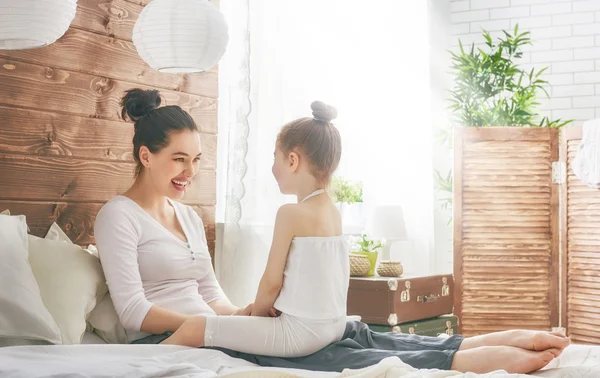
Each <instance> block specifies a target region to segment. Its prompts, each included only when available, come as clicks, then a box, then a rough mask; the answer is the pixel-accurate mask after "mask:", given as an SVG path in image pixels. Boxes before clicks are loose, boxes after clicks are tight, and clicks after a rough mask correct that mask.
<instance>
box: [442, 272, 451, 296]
mask: <svg viewBox="0 0 600 378" xmlns="http://www.w3.org/2000/svg"><path fill="white" fill-rule="evenodd" d="M449 295H450V285H448V277H444V278H442V297H447V296H449Z"/></svg>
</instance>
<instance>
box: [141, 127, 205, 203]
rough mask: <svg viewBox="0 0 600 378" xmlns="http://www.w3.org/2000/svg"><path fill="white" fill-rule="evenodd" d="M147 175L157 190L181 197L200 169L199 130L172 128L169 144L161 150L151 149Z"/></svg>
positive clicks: (168, 195) (166, 194)
mask: <svg viewBox="0 0 600 378" xmlns="http://www.w3.org/2000/svg"><path fill="white" fill-rule="evenodd" d="M149 154H150V156H149V163H150V164H149V166H148V167H147V168H146V169H147V171H148V172H147V173H148V176H149V178H150V180H151V181H152V183H153V185H154V187H155V188H156V189H157V191H158V192H159V193H160V194H161V195H164V196H167V197H169V198H172V199H175V200H180V199H181V198H183V195H184V194H185V191H186V190H187V189H188V188H189V186H190V185H191V183H192V179H193V178H194V176H196V174H197V173H198V169H199V165H200V155H201V154H202V148H201V144H200V134H199V133H198V132H197V131H192V130H184V131H178V132H171V133H170V134H169V144H168V145H167V146H166V147H165V148H163V149H162V150H160V151H159V152H158V153H155V154H153V153H149Z"/></svg>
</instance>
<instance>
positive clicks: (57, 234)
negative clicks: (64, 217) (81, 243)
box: [44, 222, 73, 244]
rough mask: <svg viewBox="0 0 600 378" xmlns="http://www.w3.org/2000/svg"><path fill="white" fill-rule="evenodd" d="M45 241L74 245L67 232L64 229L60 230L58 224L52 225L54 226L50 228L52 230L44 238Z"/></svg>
mask: <svg viewBox="0 0 600 378" xmlns="http://www.w3.org/2000/svg"><path fill="white" fill-rule="evenodd" d="M44 239H48V240H58V241H64V242H66V243H68V244H73V242H72V241H71V239H69V237H68V236H67V234H65V232H64V231H63V230H62V228H60V226H59V225H57V224H56V222H53V223H52V226H50V229H49V230H48V232H47V233H46V236H45V237H44Z"/></svg>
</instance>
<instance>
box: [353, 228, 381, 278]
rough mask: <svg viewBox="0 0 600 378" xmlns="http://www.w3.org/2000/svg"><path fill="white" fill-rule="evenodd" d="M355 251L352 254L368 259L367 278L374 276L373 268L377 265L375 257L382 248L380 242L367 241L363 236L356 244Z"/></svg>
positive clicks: (365, 236)
mask: <svg viewBox="0 0 600 378" xmlns="http://www.w3.org/2000/svg"><path fill="white" fill-rule="evenodd" d="M356 247H357V248H356V250H355V251H353V252H352V253H353V254H357V255H363V256H366V257H367V258H368V259H369V263H370V264H371V268H370V269H369V274H368V275H369V276H373V275H375V266H376V265H377V256H378V255H379V251H380V250H381V248H382V247H383V244H381V241H379V240H373V239H369V238H368V237H367V235H365V234H363V235H362V236H361V237H360V239H359V240H358V241H357V242H356Z"/></svg>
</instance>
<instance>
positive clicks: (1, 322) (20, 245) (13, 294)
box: [0, 215, 61, 345]
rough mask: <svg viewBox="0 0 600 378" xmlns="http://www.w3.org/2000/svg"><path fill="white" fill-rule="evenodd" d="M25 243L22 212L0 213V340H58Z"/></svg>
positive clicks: (4, 343) (18, 341)
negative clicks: (16, 214) (14, 214)
mask: <svg viewBox="0 0 600 378" xmlns="http://www.w3.org/2000/svg"><path fill="white" fill-rule="evenodd" d="M27 247H28V240H27V224H26V221H25V216H23V215H21V216H13V217H11V216H8V215H0V288H2V289H1V290H0V309H2V310H1V311H0V343H1V344H3V345H7V343H8V344H9V345H16V344H30V343H31V341H37V342H46V343H51V344H60V343H61V335H60V329H59V328H58V325H57V324H56V322H55V321H54V319H53V318H52V315H50V313H49V312H48V310H47V309H46V307H45V306H44V303H43V302H42V298H41V296H40V289H39V287H38V284H37V282H36V279H35V277H34V275H33V272H32V269H31V266H30V265H29V262H28V261H27V257H28V252H27ZM2 340H4V341H2ZM27 340H29V342H28V341H27Z"/></svg>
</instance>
